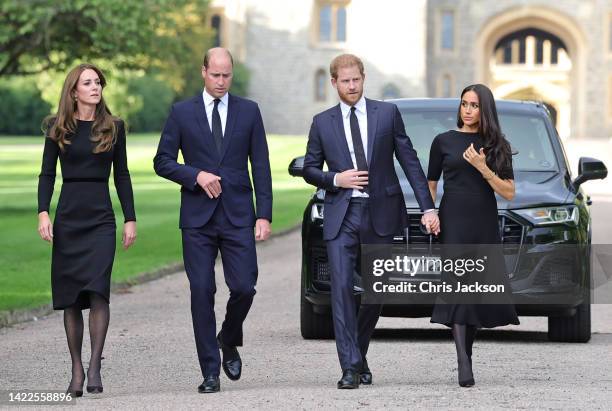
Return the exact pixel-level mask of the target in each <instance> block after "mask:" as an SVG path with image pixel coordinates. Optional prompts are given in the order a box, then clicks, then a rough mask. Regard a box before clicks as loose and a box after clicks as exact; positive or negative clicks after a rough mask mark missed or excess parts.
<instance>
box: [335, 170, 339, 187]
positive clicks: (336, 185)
mask: <svg viewBox="0 0 612 411" xmlns="http://www.w3.org/2000/svg"><path fill="white" fill-rule="evenodd" d="M337 175H338V173H336V174H334V187H338V184H336V176H337Z"/></svg>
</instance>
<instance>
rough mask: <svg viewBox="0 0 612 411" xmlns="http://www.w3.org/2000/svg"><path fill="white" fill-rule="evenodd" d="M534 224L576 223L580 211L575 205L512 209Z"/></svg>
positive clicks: (573, 224) (572, 224)
mask: <svg viewBox="0 0 612 411" xmlns="http://www.w3.org/2000/svg"><path fill="white" fill-rule="evenodd" d="M512 212H514V213H516V214H518V215H520V216H521V217H523V218H524V219H526V220H528V221H529V222H530V223H531V224H533V225H535V226H547V225H553V224H568V225H571V226H576V225H578V221H579V219H580V213H579V212H578V207H576V206H573V205H572V206H558V207H539V208H526V209H523V210H512Z"/></svg>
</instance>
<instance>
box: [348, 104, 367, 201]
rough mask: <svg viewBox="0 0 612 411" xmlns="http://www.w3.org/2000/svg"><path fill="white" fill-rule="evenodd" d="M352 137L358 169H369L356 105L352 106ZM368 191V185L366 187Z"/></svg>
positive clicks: (365, 189)
mask: <svg viewBox="0 0 612 411" xmlns="http://www.w3.org/2000/svg"><path fill="white" fill-rule="evenodd" d="M350 122H351V137H353V150H354V151H355V160H356V161H357V169H358V170H359V171H368V161H367V160H366V155H365V151H364V150H363V142H362V141H361V131H360V130H359V121H357V115H356V114H355V107H351V116H350ZM363 190H364V191H367V186H365V187H364V189H363Z"/></svg>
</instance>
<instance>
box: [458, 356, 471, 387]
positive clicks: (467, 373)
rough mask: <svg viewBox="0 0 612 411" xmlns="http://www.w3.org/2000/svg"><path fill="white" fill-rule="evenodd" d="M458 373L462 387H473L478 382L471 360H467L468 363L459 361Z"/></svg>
mask: <svg viewBox="0 0 612 411" xmlns="http://www.w3.org/2000/svg"><path fill="white" fill-rule="evenodd" d="M457 374H458V378H457V379H458V381H459V386H460V387H472V386H474V385H475V384H476V382H475V381H474V374H473V373H472V362H471V361H469V362H467V364H465V363H463V364H462V363H461V362H457Z"/></svg>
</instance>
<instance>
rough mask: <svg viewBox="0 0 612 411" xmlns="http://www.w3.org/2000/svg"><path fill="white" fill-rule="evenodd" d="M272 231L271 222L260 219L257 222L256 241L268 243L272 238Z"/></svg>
mask: <svg viewBox="0 0 612 411" xmlns="http://www.w3.org/2000/svg"><path fill="white" fill-rule="evenodd" d="M271 232H272V229H271V228H270V222H269V221H268V220H266V219H265V218H258V219H257V221H255V240H257V241H266V240H267V239H268V238H270V233H271Z"/></svg>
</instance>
